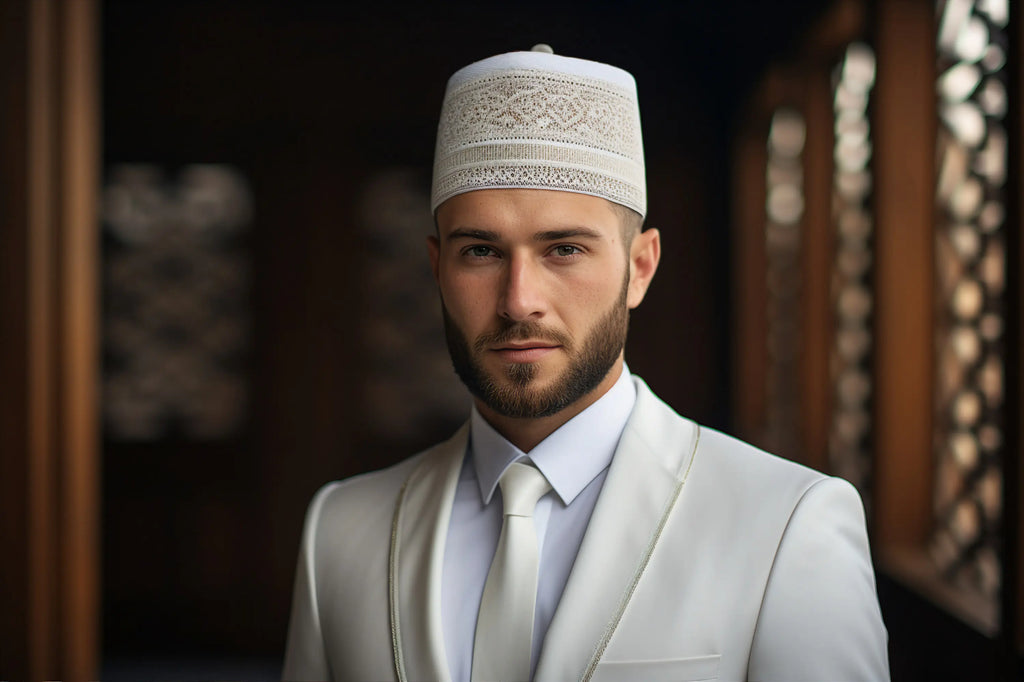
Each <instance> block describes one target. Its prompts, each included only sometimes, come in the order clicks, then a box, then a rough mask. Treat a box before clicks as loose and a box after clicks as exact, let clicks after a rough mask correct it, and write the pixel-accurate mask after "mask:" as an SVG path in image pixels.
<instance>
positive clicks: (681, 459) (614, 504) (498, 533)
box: [284, 46, 888, 682]
mask: <svg viewBox="0 0 1024 682" xmlns="http://www.w3.org/2000/svg"><path fill="white" fill-rule="evenodd" d="M539 47H540V46H539ZM432 203H433V206H432V208H433V209H434V210H435V216H436V219H437V234H436V235H435V236H433V237H431V238H430V239H429V243H428V249H429V254H430V260H431V264H432V266H433V271H434V275H435V277H436V279H437V283H438V288H439V290H440V295H441V304H442V311H443V313H444V320H445V328H446V334H447V338H448V345H449V350H450V352H451V356H452V362H453V365H454V366H455V370H456V372H457V373H458V375H459V377H460V378H461V379H462V380H463V382H464V383H465V384H466V386H467V388H468V389H469V390H470V392H471V393H472V395H473V401H474V408H473V410H472V413H471V415H470V419H469V421H468V422H467V424H466V425H465V426H464V427H463V428H462V429H460V430H459V431H458V432H457V433H456V434H455V435H454V436H453V437H452V438H451V439H450V440H448V441H447V442H445V443H441V444H440V445H437V446H435V447H434V448H431V449H430V450H428V451H426V452H423V453H420V454H418V455H416V456H414V457H413V458H411V459H409V460H406V461H405V462H402V463H400V464H398V465H396V466H395V467H392V468H390V469H387V470H384V471H379V472H374V473H370V474H365V475H363V476H357V477H355V478H352V479H349V480H347V481H342V482H340V483H333V484H330V485H328V486H326V487H325V488H323V489H322V490H321V491H320V492H318V493H317V495H316V497H315V498H314V500H313V502H312V504H311V505H310V509H309V512H308V515H307V519H306V525H305V530H304V534H303V540H302V548H301V551H300V555H299V564H298V571H297V576H296V585H295V596H294V602H293V607H292V619H291V626H290V630H289V636H288V650H287V654H286V660H285V669H284V677H285V679H288V680H323V679H335V680H392V679H398V680H434V679H437V680H447V679H454V680H470V679H472V680H474V681H475V682H482V681H486V680H501V681H506V682H507V681H510V680H526V679H538V680H541V679H544V680H570V679H586V680H614V679H620V680H627V679H628V680H708V679H723V680H741V679H752V680H780V681H787V682H790V681H793V680H879V679H887V678H888V666H887V656H886V633H885V628H884V626H883V624H882V620H881V615H880V613H879V609H878V602H877V598H876V596H875V584H874V575H873V573H872V568H871V561H870V553H869V549H868V544H867V537H866V533H865V528H864V516H863V509H862V506H861V502H860V499H859V497H858V496H857V493H856V492H855V491H854V489H853V488H852V486H850V485H849V484H848V483H846V482H844V481H841V480H838V479H833V478H829V477H826V476H823V475H821V474H818V473H816V472H814V471H811V470H809V469H806V468H803V467H800V466H798V465H796V464H793V463H791V462H787V461H784V460H781V459H778V458H775V457H772V456H771V455H768V454H766V453H763V452H761V451H758V450H756V449H754V448H752V447H751V446H749V445H746V444H745V443H742V442H740V441H737V440H735V439H732V438H729V437H728V436H725V435H723V434H720V433H717V432H715V431H712V430H710V429H706V428H702V427H700V426H699V425H697V424H695V423H694V422H692V421H689V420H687V419H684V418H682V417H680V416H679V415H677V414H676V413H675V412H673V411H672V410H671V409H670V408H669V407H668V406H666V405H665V404H664V403H662V402H661V401H660V400H658V398H657V397H656V396H655V395H654V394H653V393H651V391H650V389H648V388H647V386H646V385H645V384H644V383H643V381H642V380H640V379H639V378H638V377H632V376H630V375H629V373H628V371H627V370H626V367H625V364H624V361H623V348H624V344H625V340H626V328H627V325H628V318H629V310H630V309H632V308H635V307H636V306H637V305H639V304H640V302H641V301H642V300H643V298H644V294H645V293H646V291H647V287H648V285H649V284H650V281H651V278H652V277H653V276H654V273H655V270H656V269H657V265H658V260H659V257H660V246H659V235H658V232H657V231H656V230H646V231H642V229H641V225H642V219H643V218H642V217H643V215H644V213H645V211H646V196H645V181H644V166H643V151H642V144H641V137H640V121H639V110H638V108H637V100H636V89H635V85H634V83H633V79H632V77H631V76H630V75H629V74H628V73H626V72H624V71H622V70H620V69H617V68H615V67H611V66H607V65H604V64H597V63H594V62H588V61H584V60H578V59H570V58H566V57H560V56H556V55H553V54H550V52H549V51H548V50H537V49H535V51H533V52H518V53H511V54H506V55H499V56H497V57H492V58H490V59H486V60H484V61H482V62H477V63H475V64H471V65H470V66H468V67H466V68H465V69H462V70H460V71H459V72H457V73H456V74H455V75H454V76H453V77H452V79H451V80H450V81H449V83H448V89H447V92H446V95H445V103H444V107H443V110H442V113H441V122H440V125H439V130H438V143H437V151H436V156H435V169H434V183H433V192H432Z"/></svg>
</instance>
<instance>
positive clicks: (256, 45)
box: [102, 0, 826, 679]
mask: <svg viewBox="0 0 1024 682" xmlns="http://www.w3.org/2000/svg"><path fill="white" fill-rule="evenodd" d="M825 4H826V3H823V2H809V1H807V0H802V1H799V0H782V1H774V2H754V1H751V2H699V3H698V2H679V3H665V4H664V5H662V4H660V3H653V2H640V3H631V4H629V5H628V6H627V4H626V3H583V2H580V3H539V2H526V3H515V4H510V3H493V4H492V3H487V4H483V3H456V4H447V5H443V6H435V5H433V4H429V3H409V2H405V3H396V2H373V3H360V4H358V5H357V6H349V5H346V4H342V3H317V2H308V1H305V2H289V3H284V2H266V1H262V2H259V1H257V2H252V1H249V0H234V1H223V0H222V1H217V2H198V1H194V0H191V1H190V0H185V1H181V0H179V1H177V2H137V1H132V0H107V2H105V3H104V6H103V37H102V40H103V42H102V49H103V74H102V78H103V101H102V106H103V121H104V128H103V140H104V143H103V150H104V164H105V167H106V168H107V169H108V170H109V169H110V168H112V167H114V166H116V165H118V164H124V163H151V164H155V165H157V166H159V167H161V168H164V169H166V170H167V171H168V172H171V173H173V172H174V170H175V169H177V168H180V167H182V166H184V165H185V164H191V163H223V164H230V165H232V166H234V167H235V168H237V169H239V171H240V172H241V173H242V174H243V175H244V176H245V177H246V178H247V179H248V181H249V183H250V185H251V189H252V193H253V199H254V213H253V221H252V230H251V233H250V237H249V239H248V241H247V243H246V249H247V252H248V254H249V256H250V257H251V273H252V275H251V276H252V280H251V281H252V294H251V311H250V314H251V322H252V342H251V354H250V356H249V359H248V362H247V372H248V376H249V383H250V388H251V395H252V400H251V409H250V414H249V418H248V420H247V422H246V426H245V427H244V428H243V429H242V430H241V432H239V433H238V434H237V435H235V436H232V437H230V438H220V439H213V440H197V439H189V438H185V437H184V436H178V435H174V434H173V433H171V434H169V435H168V436H166V437H164V438H162V439H159V440H156V441H146V442H139V441H123V440H118V439H114V438H110V437H107V438H106V439H105V441H104V464H103V476H104V510H103V512H104V517H103V538H104V552H103V563H104V573H103V576H104V584H103V595H104V597H103V598H104V631H103V641H104V661H105V666H106V668H105V670H106V673H105V675H104V677H105V678H108V679H109V678H112V677H116V676H117V675H118V673H119V671H124V670H127V669H128V668H127V667H126V666H127V664H126V663H125V661H134V662H135V665H139V666H141V665H142V663H140V661H146V660H172V659H173V660H184V659H186V658H189V659H203V660H212V659H237V660H241V659H252V660H260V661H266V666H265V669H266V670H269V671H270V673H269V674H271V675H272V674H274V673H275V670H274V666H275V665H277V664H278V662H279V657H280V654H281V651H282V649H283V645H284V635H285V629H286V626H287V615H288V606H289V602H290V596H291V595H290V593H291V581H292V576H293V570H294V560H295V555H296V550H297V547H298V537H299V532H300V528H301V523H302V515H303V512H304V509H305V505H306V503H307V502H308V500H309V499H310V497H311V495H312V494H313V492H314V491H315V490H316V488H317V487H319V486H320V485H321V484H323V483H324V482H326V481H329V480H332V479H336V478H339V477H344V476H348V475H351V474H353V473H357V472H360V471H366V470H370V469H374V468H379V467H381V466H385V465H387V464H389V463H392V462H394V461H397V460H398V459H401V458H403V457H405V456H407V455H409V454H411V453H413V452H414V451H416V450H417V449H419V448H421V447H423V446H425V445H427V444H429V443H431V442H434V441H436V440H438V439H439V438H441V437H443V436H445V435H446V434H447V433H449V432H450V431H451V430H452V429H454V428H455V426H457V420H452V419H448V420H440V421H439V422H438V423H436V424H432V425H430V426H429V427H426V428H423V429H422V430H421V431H422V432H421V433H417V435H416V436H415V437H410V436H408V435H405V436H401V437H394V438H389V437H387V435H386V434H383V435H382V434H381V430H380V429H379V428H375V426H374V419H375V415H374V413H373V412H372V411H370V410H368V409H367V408H366V406H365V404H364V403H363V402H362V401H361V398H360V396H362V395H364V390H363V389H364V388H365V387H366V386H367V384H368V383H369V382H372V381H373V376H371V375H370V372H368V370H367V369H366V367H367V363H366V361H365V360H366V358H365V353H366V349H365V346H364V344H362V342H361V341H360V329H361V325H362V324H363V323H364V321H365V319H366V315H367V311H368V308H369V307H370V302H372V296H373V291H371V290H370V287H369V285H368V284H367V278H366V270H365V268H363V267H362V266H363V264H364V263H365V262H366V258H367V255H368V254H367V252H366V249H367V248H368V246H367V244H366V243H365V241H364V240H360V239H359V238H357V237H356V236H355V232H356V229H355V225H356V223H357V222H358V220H359V217H358V215H359V214H358V210H357V207H358V206H359V205H360V200H361V198H362V194H361V193H362V192H363V191H364V189H365V186H366V182H367V178H370V177H373V176H374V174H377V173H382V172H387V171H388V170H389V169H396V168H397V169H406V170H411V172H413V173H414V174H416V177H418V178H421V180H422V187H423V191H424V192H425V191H427V188H428V186H429V175H430V166H431V161H432V155H433V144H434V132H435V129H436V121H437V113H438V111H439V108H440V104H441V98H442V95H443V92H444V85H445V81H446V80H447V77H448V76H449V75H450V74H451V73H452V72H454V71H455V70H456V69H458V68H460V67H461V66H464V65H466V64H468V63H470V62H472V61H476V60H478V59H482V58H484V57H487V56H490V55H493V54H498V53H501V52H507V51H511V50H520V49H529V48H530V47H531V46H532V45H534V44H535V43H538V42H546V43H549V44H551V45H552V46H553V47H554V49H555V51H556V52H558V53H561V54H566V55H570V56H577V57H583V58H588V59H593V60H597V61H604V62H608V63H611V64H615V65H617V66H620V67H623V68H625V69H627V70H629V71H631V72H632V73H633V74H634V75H635V77H636V79H637V82H638V88H639V96H640V104H641V112H642V119H643V124H644V137H645V149H646V155H647V176H648V188H649V202H648V203H649V206H650V213H649V216H648V221H647V224H648V225H651V226H656V227H658V228H659V229H660V230H661V232H662V238H663V247H664V258H663V261H662V266H661V270H660V271H659V273H658V276H657V278H656V279H655V281H654V284H653V286H652V288H651V291H650V293H649V295H648V298H647V300H646V301H645V303H644V305H643V306H642V307H641V308H640V309H639V310H638V311H637V312H636V313H635V314H634V317H633V321H632V328H631V336H630V343H629V345H628V347H627V360H628V361H629V363H630V366H631V369H632V370H633V371H635V372H637V373H638V374H640V375H641V376H643V377H645V379H646V380H647V381H648V383H649V384H650V385H651V387H652V388H653V389H654V390H655V391H656V392H657V393H658V394H659V395H660V396H661V397H662V398H663V399H665V400H666V401H667V402H668V403H670V404H671V405H672V406H673V407H674V408H675V409H676V410H678V411H679V412H681V413H682V414H685V415H687V416H689V417H692V418H694V419H697V420H699V421H702V422H704V423H706V424H708V425H710V426H714V427H718V428H723V429H725V430H729V428H730V394H729V386H730V381H731V376H730V366H729V356H728V353H729V351H728V349H729V344H730V334H729V327H728V325H729V310H730V278H731V273H730V266H729V252H730V251H729V250H730V244H729V228H728V226H729V224H730V221H729V211H728V206H729V201H730V197H729V178H730V148H731V140H732V139H733V134H734V127H735V126H734V122H735V121H736V120H737V119H738V117H739V115H740V114H741V113H742V111H743V107H744V105H745V103H746V101H747V98H748V97H749V95H750V92H751V90H752V87H753V85H754V84H755V83H756V82H757V80H758V78H759V77H760V76H761V75H762V73H763V72H764V70H765V69H766V67H767V66H768V65H769V64H770V63H772V61H773V60H776V59H780V58H784V57H785V55H786V54H787V52H790V51H792V50H793V49H795V46H796V44H797V43H798V41H799V40H800V39H801V38H802V36H803V33H804V32H805V31H806V30H807V28H808V27H809V26H810V25H811V24H812V22H813V21H814V20H815V19H816V18H817V17H818V16H819V15H820V14H821V13H822V11H823V10H824V9H825ZM425 234H426V231H425V232H424V235H425ZM422 267H426V258H425V253H424V258H423V265H422ZM118 666H121V667H118ZM144 669H145V668H144V667H138V668H136V669H135V672H138V671H139V670H144ZM241 669H242V668H234V669H233V670H235V671H236V672H237V671H238V670H241ZM164 670H167V668H166V667H165V668H164ZM207 670H209V668H207ZM182 674H183V673H179V674H178V677H179V678H180V677H181V676H182ZM222 674H229V675H230V674H231V673H222Z"/></svg>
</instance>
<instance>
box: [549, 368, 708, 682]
mask: <svg viewBox="0 0 1024 682" xmlns="http://www.w3.org/2000/svg"><path fill="white" fill-rule="evenodd" d="M633 380H634V383H635V385H636V389H637V397H636V404H635V406H634V408H633V413H632V414H631V415H630V417H629V421H628V422H627V423H626V428H625V429H624V430H623V432H622V438H621V439H620V440H619V446H618V449H617V450H616V452H615V457H614V458H613V459H612V464H611V467H610V468H609V470H608V476H607V478H606V479H605V482H604V487H603V488H602V490H601V494H600V496H599V497H598V500H597V505H596V506H595V507H594V513H593V515H592V516H591V517H590V524H589V525H588V527H587V531H586V533H585V534H584V536H583V542H582V543H581V544H580V549H579V553H578V554H577V556H576V561H575V563H574V564H573V568H572V572H571V573H570V575H569V580H568V582H567V583H566V586H565V591H564V592H563V593H562V598H561V601H560V602H559V604H558V608H557V609H556V611H555V615H554V617H553V618H552V621H551V626H550V627H549V628H548V632H547V635H546V636H545V638H544V644H543V647H542V648H541V652H540V660H539V661H538V662H537V672H536V675H535V679H536V680H553V681H559V682H560V681H562V680H572V679H587V678H589V677H590V675H592V674H593V671H594V668H595V667H596V665H597V663H598V662H599V660H600V658H601V656H602V655H603V654H604V651H605V648H606V647H607V646H608V642H609V641H610V640H611V637H612V635H613V634H614V632H615V627H616V626H617V625H618V622H619V620H620V619H621V617H622V614H623V612H624V611H625V609H626V607H627V605H628V603H629V600H630V598H631V597H632V595H633V591H634V590H635V588H636V585H637V583H639V581H640V580H641V578H642V575H643V572H644V569H645V568H646V566H647V562H648V560H649V559H650V557H651V554H652V553H653V552H654V549H655V546H656V544H657V541H658V539H659V537H660V535H661V531H662V529H663V528H664V527H665V524H666V523H667V521H668V518H669V515H670V514H671V511H672V508H673V507H674V506H675V504H676V501H677V500H678V498H679V496H680V493H681V491H682V488H683V484H684V483H685V482H686V477H687V475H688V474H689V471H690V466H691V465H692V463H693V460H694V457H695V455H696V451H697V443H698V439H699V434H700V431H699V427H698V426H697V424H695V423H694V422H692V421H690V420H688V419H684V418H682V417H680V416H679V415H677V414H676V413H675V412H673V411H672V410H671V408H669V407H668V406H667V405H665V404H664V403H663V402H661V400H660V399H658V397H657V396H655V395H654V394H653V393H652V392H651V390H650V389H649V388H648V387H647V385H646V384H645V383H644V382H643V381H642V380H640V379H639V378H637V377H634V379H633Z"/></svg>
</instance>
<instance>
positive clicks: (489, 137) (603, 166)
mask: <svg viewBox="0 0 1024 682" xmlns="http://www.w3.org/2000/svg"><path fill="white" fill-rule="evenodd" d="M550 49H551V48H549V47H547V46H546V45H538V46H537V47H535V48H534V51H532V52H510V53H508V54H502V55H498V56H496V57H490V58H489V59H484V60H483V61H479V62H476V63H474V64H470V65H469V66H467V67H465V68H463V69H460V70H459V71H456V72H455V75H453V76H452V77H451V79H449V81H448V88H447V90H446V91H445V95H444V105H443V106H442V108H441V121H440V123H439V124H438V128H437V149H436V151H435V154H434V181H433V186H432V187H431V193H430V194H431V196H430V208H431V210H432V211H435V210H437V207H438V206H439V205H440V204H441V203H442V202H444V201H445V200H446V199H449V198H451V197H453V196H455V195H456V194H462V193H463V192H470V191H473V190H477V189H495V188H530V189H556V190H564V191H567V192H580V193H583V194H592V195H594V196H598V197H603V198H605V199H608V200H609V201H613V202H615V203H617V204H621V205H623V206H626V207H628V208H631V209H633V210H634V211H636V212H637V213H639V214H640V215H641V216H644V215H646V213H647V190H646V183H645V179H644V151H643V141H642V139H641V136H640V109H639V106H638V104H637V96H636V82H635V81H634V80H633V76H631V75H630V74H629V73H628V72H626V71H623V70H622V69H619V68H616V67H614V66H609V65H607V64H601V63H598V62H591V61H587V60H584V59H574V58H572V57H562V56H560V55H555V54H551V53H550Z"/></svg>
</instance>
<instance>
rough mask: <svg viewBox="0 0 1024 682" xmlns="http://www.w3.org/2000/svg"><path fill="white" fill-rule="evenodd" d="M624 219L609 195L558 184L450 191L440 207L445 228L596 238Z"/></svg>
mask: <svg viewBox="0 0 1024 682" xmlns="http://www.w3.org/2000/svg"><path fill="white" fill-rule="evenodd" d="M622 211H628V209H624V208H623V209H622ZM620 223H621V213H620V211H619V210H618V207H617V206H616V205H615V204H613V203H612V202H610V201H608V200H607V199H604V198H602V197H595V196H590V195H586V194H579V193H575V192H563V191H556V190H538V189H488V190H477V191H473V192H466V193H463V194H460V195H457V196H454V197H451V198H450V199H448V200H447V201H445V202H444V203H443V204H442V205H441V206H440V207H438V211H437V224H438V229H439V231H440V232H441V234H446V233H450V232H452V231H455V230H461V231H463V232H465V231H466V230H472V229H475V230H486V231H490V232H494V233H497V234H505V233H513V232H515V233H519V234H523V233H529V234H537V233H543V232H550V231H566V230H578V231H580V236H584V237H586V236H591V237H594V238H597V237H599V236H600V235H601V234H603V233H604V232H607V231H609V230H611V229H613V228H616V227H617V226H618V225H619V224H620ZM588 231H589V233H588Z"/></svg>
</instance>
